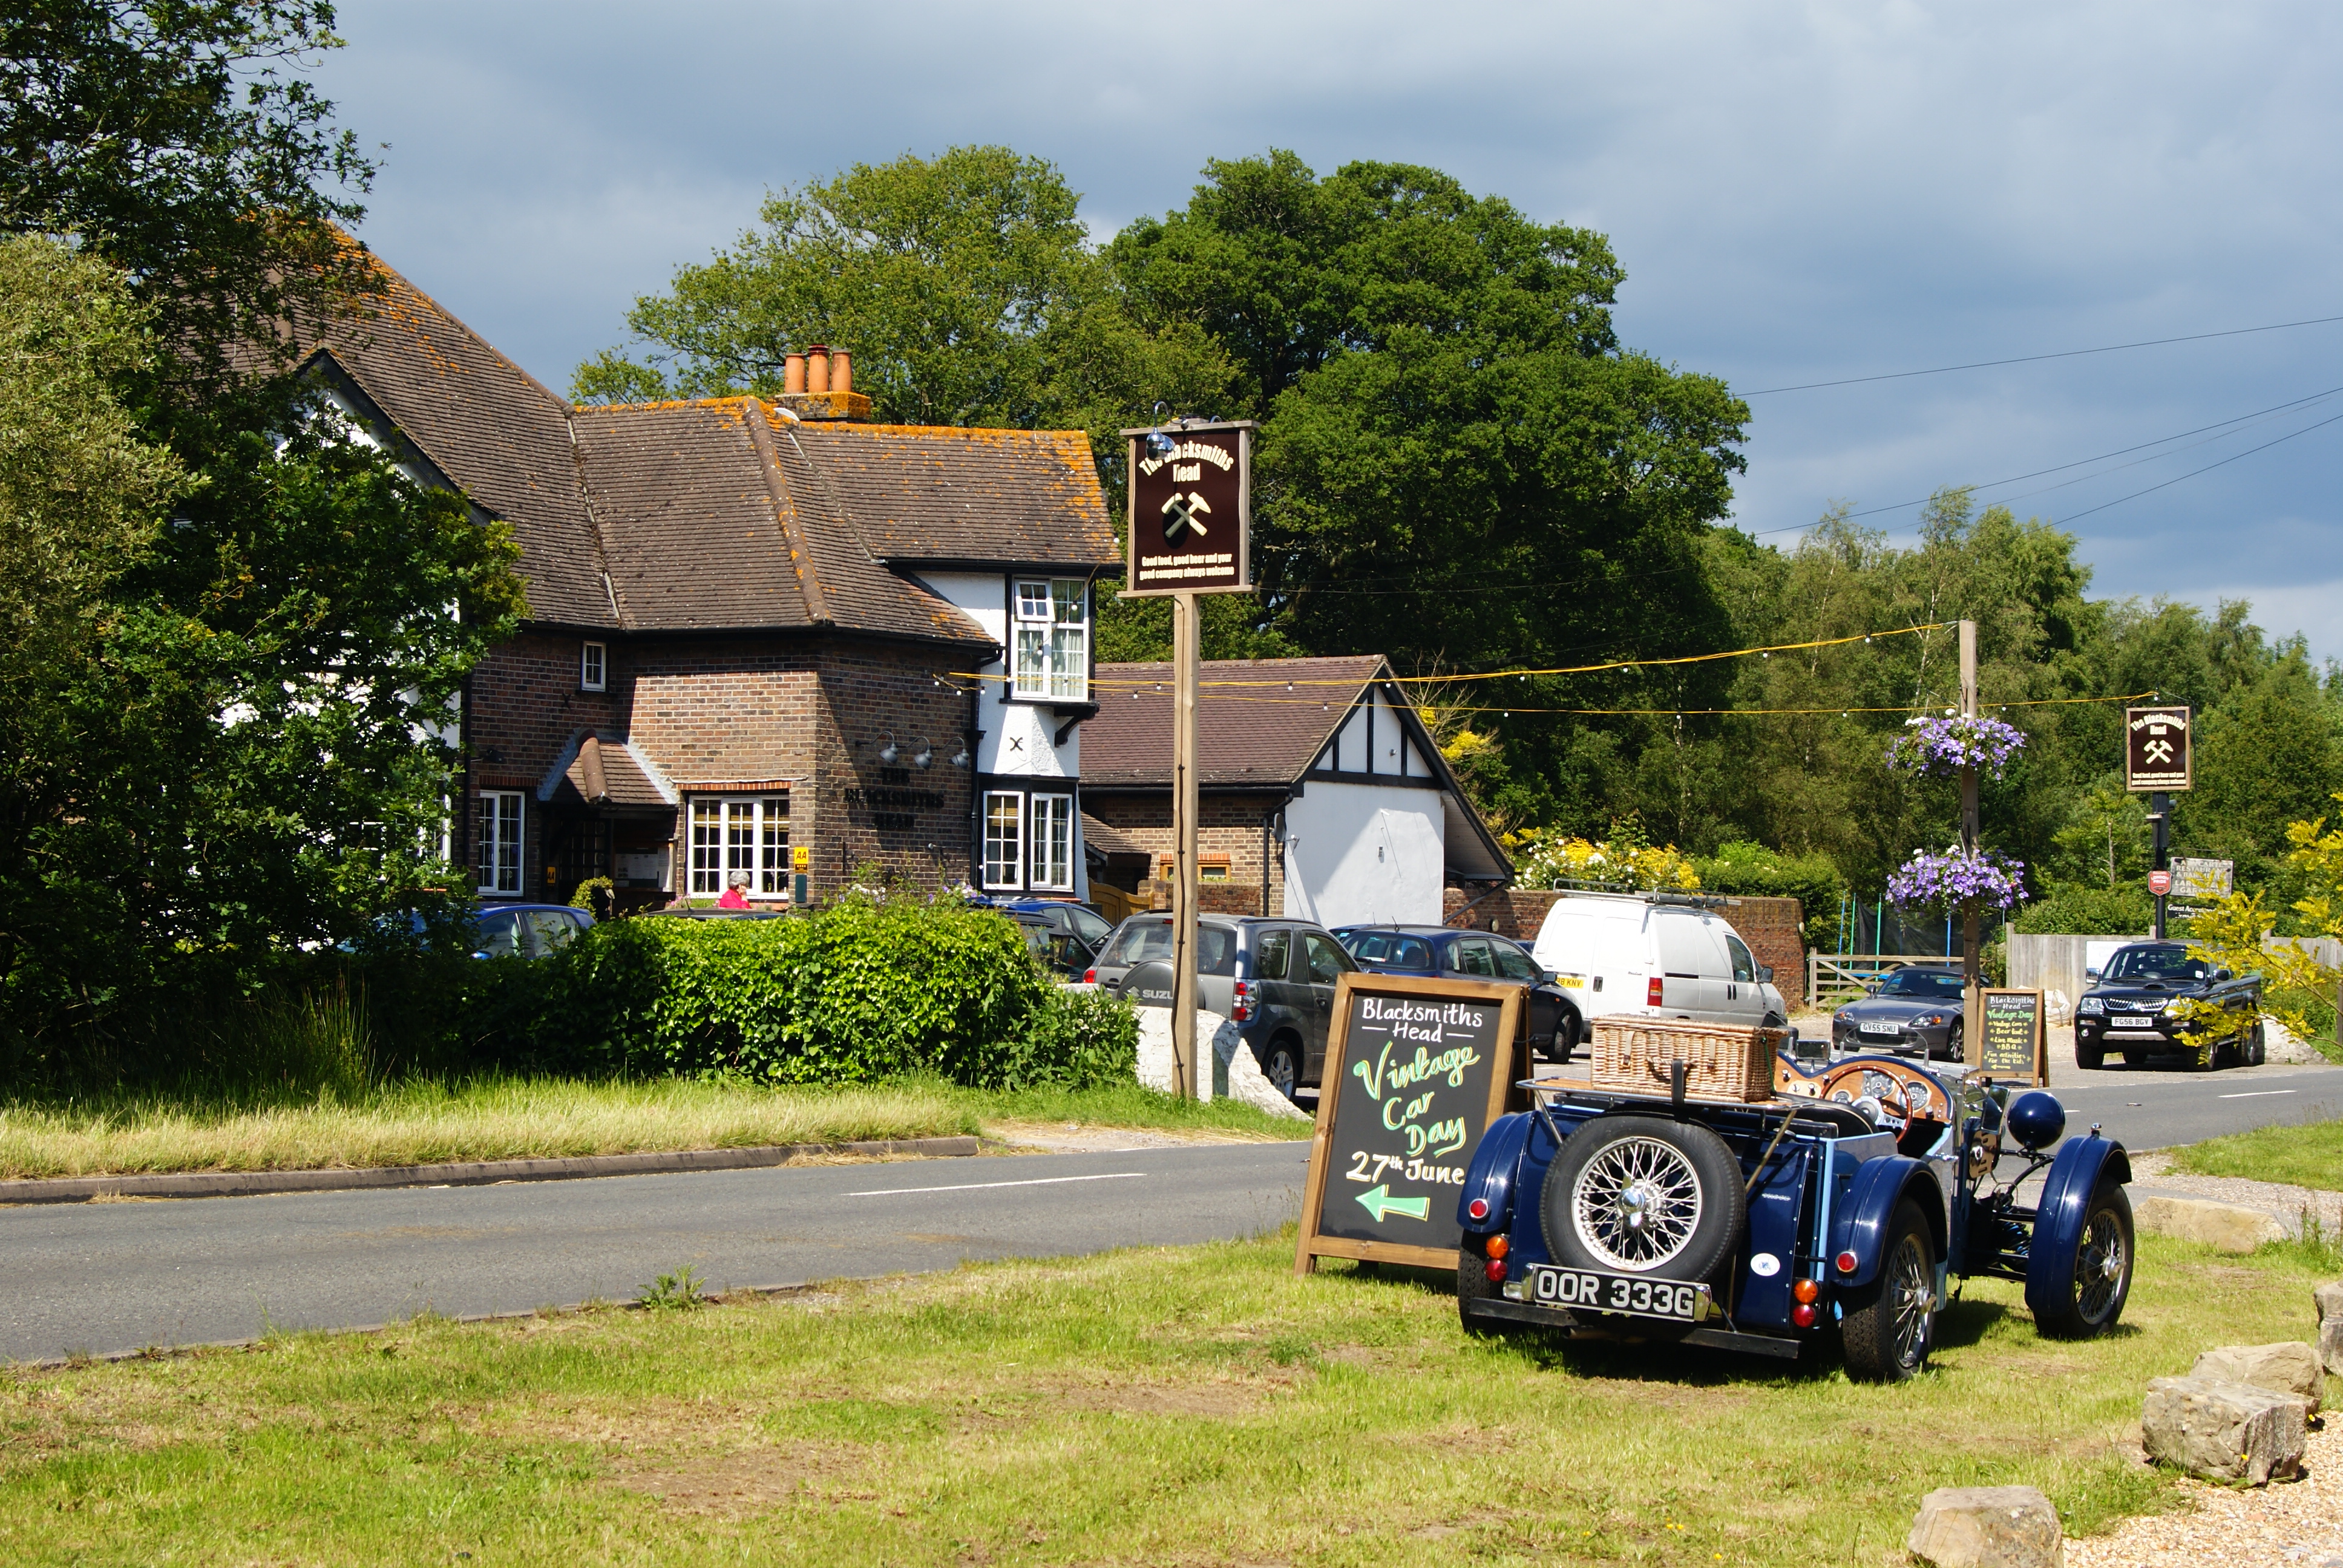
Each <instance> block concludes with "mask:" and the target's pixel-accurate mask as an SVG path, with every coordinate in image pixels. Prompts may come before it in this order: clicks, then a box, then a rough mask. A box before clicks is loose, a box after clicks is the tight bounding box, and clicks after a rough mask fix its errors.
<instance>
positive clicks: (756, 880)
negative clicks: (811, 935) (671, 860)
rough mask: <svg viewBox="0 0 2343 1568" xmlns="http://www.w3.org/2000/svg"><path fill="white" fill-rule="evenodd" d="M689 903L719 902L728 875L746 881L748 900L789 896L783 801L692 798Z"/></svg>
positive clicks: (762, 797)
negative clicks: (710, 898)
mask: <svg viewBox="0 0 2343 1568" xmlns="http://www.w3.org/2000/svg"><path fill="white" fill-rule="evenodd" d="M690 817H691V821H690V828H689V834H688V837H689V840H690V846H689V849H690V856H691V867H690V888H689V891H690V894H691V896H692V897H694V898H701V897H707V896H710V895H713V896H716V897H721V896H722V895H723V892H724V890H725V889H727V888H729V887H730V886H731V885H732V873H733V872H735V871H739V872H742V873H744V874H746V875H747V877H748V879H749V897H750V898H767V899H779V898H787V897H788V896H789V797H788V796H786V795H729V796H728V795H695V796H693V797H692V798H691V802H690Z"/></svg>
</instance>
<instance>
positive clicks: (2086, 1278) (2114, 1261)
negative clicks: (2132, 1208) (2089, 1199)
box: [2075, 1208, 2131, 1327]
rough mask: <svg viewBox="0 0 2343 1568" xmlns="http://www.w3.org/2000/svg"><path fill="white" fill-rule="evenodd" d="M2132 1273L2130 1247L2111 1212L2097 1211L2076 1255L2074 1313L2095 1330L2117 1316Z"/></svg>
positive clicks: (2092, 1216) (2087, 1226)
mask: <svg viewBox="0 0 2343 1568" xmlns="http://www.w3.org/2000/svg"><path fill="white" fill-rule="evenodd" d="M2130 1272H2131V1247H2130V1244H2129V1242H2128V1241H2127V1238H2126V1237H2125V1235H2124V1232H2123V1227H2122V1225H2121V1224H2120V1223H2118V1222H2117V1219H2116V1214H2115V1211H2114V1210H2112V1209H2105V1208H2102V1209H2098V1210H2095V1211H2093V1212H2092V1214H2091V1218H2090V1221H2089V1223H2088V1224H2087V1225H2086V1226H2085V1227H2084V1229H2083V1244H2082V1246H2081V1247H2079V1248H2077V1250H2076V1252H2075V1312H2076V1315H2077V1317H2079V1318H2081V1319H2082V1320H2083V1322H2086V1323H2089V1324H2091V1325H2092V1326H2094V1327H2097V1326H2100V1325H2102V1324H2104V1323H2106V1322H2107V1321H2108V1320H2109V1319H2110V1318H2112V1317H2113V1316H2114V1312H2112V1311H2111V1310H2110V1309H2113V1308H2115V1307H2116V1306H2117V1305H2118V1303H2119V1302H2121V1301H2122V1298H2123V1286H2124V1283H2125V1282H2126V1280H2127V1277H2128V1276H2129V1274H2130Z"/></svg>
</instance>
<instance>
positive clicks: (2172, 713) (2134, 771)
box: [2124, 708, 2188, 791]
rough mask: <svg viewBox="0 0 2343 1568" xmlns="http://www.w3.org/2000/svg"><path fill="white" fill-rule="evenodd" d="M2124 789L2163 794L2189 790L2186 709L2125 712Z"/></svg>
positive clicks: (2149, 709) (2134, 709)
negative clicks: (2173, 790)
mask: <svg viewBox="0 0 2343 1568" xmlns="http://www.w3.org/2000/svg"><path fill="white" fill-rule="evenodd" d="M2124 788H2125V789H2130V790H2142V789H2145V790H2150V791H2164V790H2171V789H2187V788H2188V709H2186V708H2127V709H2124Z"/></svg>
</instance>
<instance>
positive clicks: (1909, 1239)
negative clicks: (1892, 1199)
mask: <svg viewBox="0 0 2343 1568" xmlns="http://www.w3.org/2000/svg"><path fill="white" fill-rule="evenodd" d="M1844 1306H1845V1315H1844V1316H1843V1317H1841V1319H1840V1320H1839V1341H1840V1343H1841V1345H1842V1347H1843V1348H1844V1351H1845V1357H1846V1375H1847V1376H1849V1377H1851V1378H1853V1379H1855V1381H1856V1382H1904V1381H1905V1380H1906V1379H1907V1378H1909V1377H1911V1376H1912V1374H1913V1373H1915V1372H1918V1371H1919V1370H1920V1369H1921V1368H1922V1367H1924V1366H1926V1365H1927V1363H1928V1352H1929V1349H1930V1348H1931V1346H1932V1344H1933V1343H1934V1342H1935V1339H1936V1243H1935V1241H1934V1239H1933V1238H1932V1237H1931V1236H1930V1235H1929V1233H1928V1221H1927V1217H1926V1215H1924V1214H1923V1213H1921V1212H1920V1206H1919V1205H1918V1204H1916V1203H1915V1202H1913V1201H1911V1200H1910V1199H1908V1198H1907V1199H1906V1200H1905V1201H1902V1202H1900V1203H1898V1204H1896V1215H1895V1218H1894V1219H1893V1220H1892V1221H1889V1224H1888V1227H1887V1244H1886V1246H1885V1248H1884V1249H1882V1251H1881V1252H1880V1255H1879V1275H1878V1277H1877V1278H1876V1279H1875V1280H1873V1281H1872V1282H1871V1283H1870V1284H1868V1285H1865V1286H1864V1287H1863V1288H1862V1289H1861V1290H1857V1291H1850V1292H1847V1295H1846V1299H1845V1303H1844Z"/></svg>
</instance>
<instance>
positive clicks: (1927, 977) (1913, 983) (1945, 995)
mask: <svg viewBox="0 0 2343 1568" xmlns="http://www.w3.org/2000/svg"><path fill="white" fill-rule="evenodd" d="M1878 994H1879V995H1881V996H1901V997H1916V998H1918V999H1919V1000H1923V1001H1944V1000H1954V1001H1957V1000H1960V995H1961V977H1960V976H1958V975H1948V974H1946V973H1944V972H1943V971H1941V970H1896V972H1895V973H1894V974H1892V975H1889V976H1888V977H1887V978H1886V979H1885V980H1882V981H1880V982H1879V992H1878Z"/></svg>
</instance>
